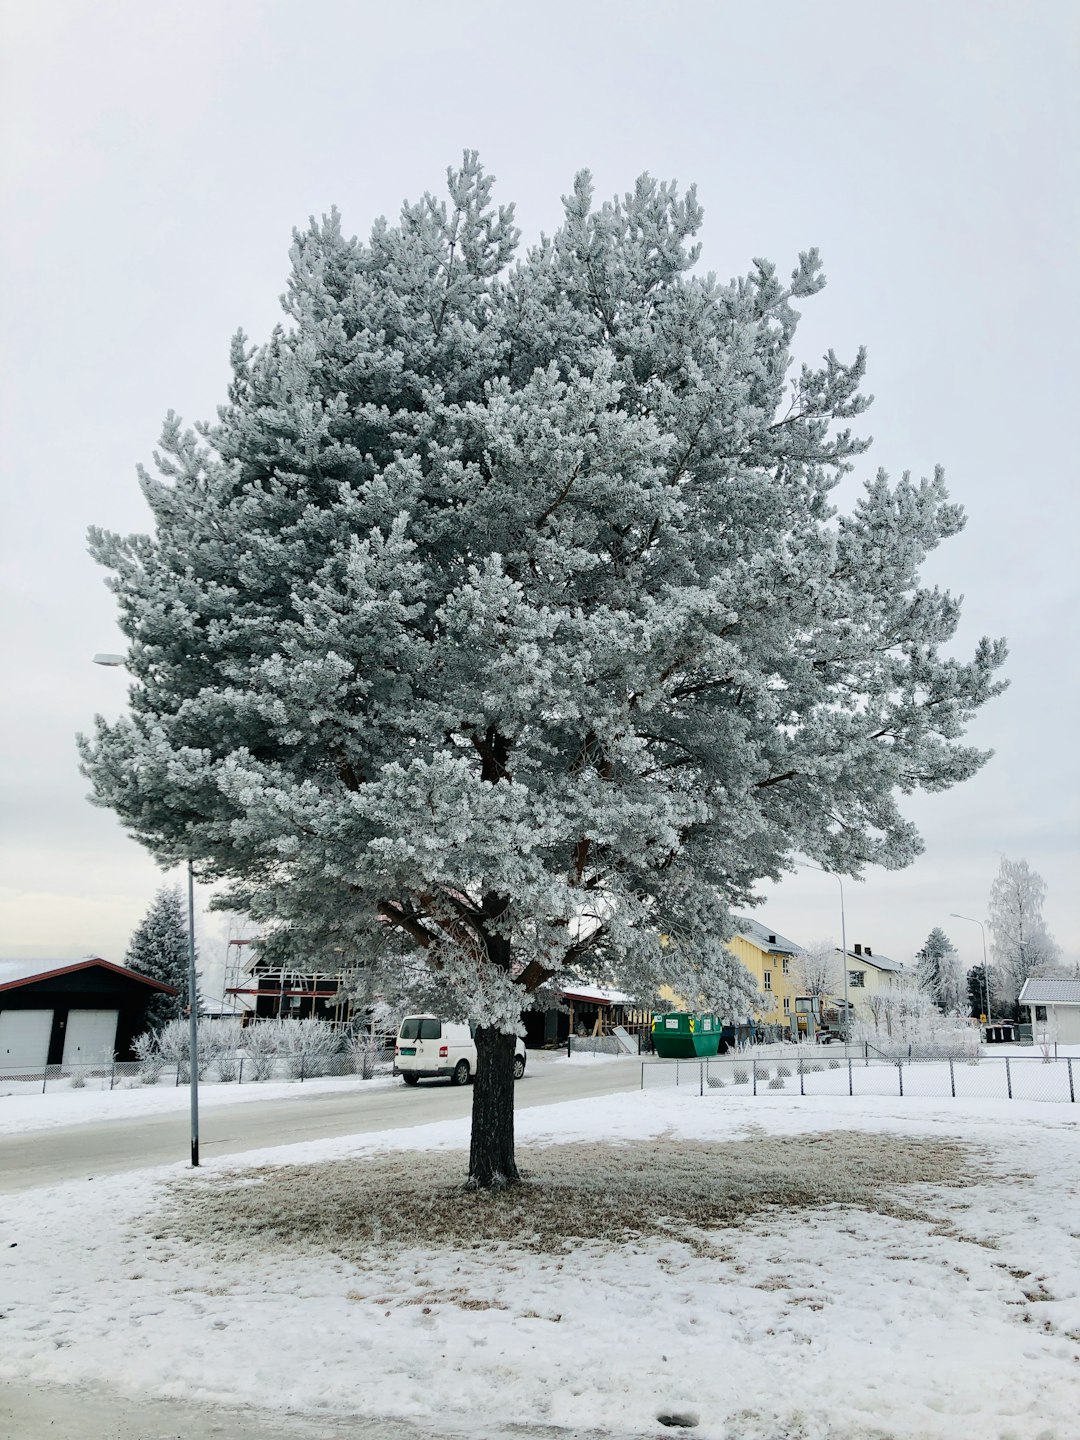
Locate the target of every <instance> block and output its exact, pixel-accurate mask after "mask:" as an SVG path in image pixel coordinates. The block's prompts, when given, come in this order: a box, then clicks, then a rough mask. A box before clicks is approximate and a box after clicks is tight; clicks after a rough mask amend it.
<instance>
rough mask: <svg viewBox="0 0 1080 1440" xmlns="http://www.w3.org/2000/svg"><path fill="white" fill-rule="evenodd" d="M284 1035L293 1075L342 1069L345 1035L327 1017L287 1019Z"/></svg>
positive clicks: (289, 1071)
mask: <svg viewBox="0 0 1080 1440" xmlns="http://www.w3.org/2000/svg"><path fill="white" fill-rule="evenodd" d="M280 1036H281V1054H282V1055H283V1056H284V1059H285V1070H286V1073H287V1074H288V1076H289V1078H290V1079H292V1080H300V1079H302V1078H303V1077H304V1076H305V1075H336V1074H338V1073H339V1071H340V1063H339V1060H338V1057H339V1056H340V1055H341V1050H342V1044H341V1036H340V1035H339V1034H338V1032H337V1031H336V1030H335V1029H333V1027H332V1026H330V1025H328V1024H327V1023H326V1021H325V1020H283V1021H282V1022H281V1029H280Z"/></svg>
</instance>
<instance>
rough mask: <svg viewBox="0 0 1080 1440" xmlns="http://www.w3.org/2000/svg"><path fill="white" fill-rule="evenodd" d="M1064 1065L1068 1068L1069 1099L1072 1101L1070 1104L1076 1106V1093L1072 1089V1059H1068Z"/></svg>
mask: <svg viewBox="0 0 1080 1440" xmlns="http://www.w3.org/2000/svg"><path fill="white" fill-rule="evenodd" d="M1065 1063H1066V1065H1068V1067H1069V1099H1070V1100H1071V1101H1072V1103H1073V1104H1074V1105H1075V1104H1076V1091H1075V1090H1074V1089H1073V1073H1072V1057H1071V1056H1070V1057H1069V1059H1068V1060H1066V1062H1065Z"/></svg>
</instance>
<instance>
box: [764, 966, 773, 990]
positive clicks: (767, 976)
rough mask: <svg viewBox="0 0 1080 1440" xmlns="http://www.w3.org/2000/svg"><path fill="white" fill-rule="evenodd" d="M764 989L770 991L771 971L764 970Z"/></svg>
mask: <svg viewBox="0 0 1080 1440" xmlns="http://www.w3.org/2000/svg"><path fill="white" fill-rule="evenodd" d="M765 989H766V990H771V989H772V971H771V970H766V971H765Z"/></svg>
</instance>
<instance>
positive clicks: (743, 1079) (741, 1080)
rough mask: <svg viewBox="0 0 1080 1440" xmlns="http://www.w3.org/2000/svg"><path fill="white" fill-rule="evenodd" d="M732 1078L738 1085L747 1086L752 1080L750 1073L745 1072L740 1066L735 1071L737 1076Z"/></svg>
mask: <svg viewBox="0 0 1080 1440" xmlns="http://www.w3.org/2000/svg"><path fill="white" fill-rule="evenodd" d="M732 1078H733V1079H734V1081H735V1084H736V1085H745V1084H746V1083H747V1081H748V1080H749V1079H750V1071H749V1070H744V1069H743V1068H742V1066H740V1067H739V1068H738V1069H737V1070H736V1071H735V1074H734V1076H733V1077H732Z"/></svg>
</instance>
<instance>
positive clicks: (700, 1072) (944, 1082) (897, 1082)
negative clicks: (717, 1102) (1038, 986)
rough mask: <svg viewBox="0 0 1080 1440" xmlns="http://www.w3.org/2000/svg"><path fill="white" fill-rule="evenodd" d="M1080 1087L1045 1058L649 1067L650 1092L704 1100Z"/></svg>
mask: <svg viewBox="0 0 1080 1440" xmlns="http://www.w3.org/2000/svg"><path fill="white" fill-rule="evenodd" d="M1074 1068H1075V1071H1076V1072H1077V1073H1074ZM1078 1083H1080V1059H1078V1060H1074V1059H1072V1058H1070V1057H1061V1058H1060V1059H1054V1058H1053V1057H1050V1058H1044V1057H1042V1056H1039V1055H1032V1056H1030V1057H1029V1056H1000V1057H999V1056H993V1057H987V1056H980V1057H979V1058H977V1059H972V1060H905V1059H897V1060H890V1059H881V1058H875V1057H873V1056H868V1055H865V1054H862V1053H860V1054H858V1055H855V1056H853V1055H850V1054H848V1055H846V1056H845V1055H834V1056H829V1057H826V1058H823V1059H817V1058H815V1059H813V1060H808V1059H806V1058H804V1057H801V1056H792V1057H791V1058H782V1057H781V1058H778V1057H776V1056H767V1057H762V1058H759V1057H755V1056H750V1055H746V1056H735V1057H728V1056H717V1057H715V1058H714V1057H712V1056H710V1057H709V1058H707V1059H704V1060H653V1061H645V1062H643V1063H642V1066H641V1088H642V1089H643V1090H653V1089H664V1088H676V1087H677V1088H678V1089H687V1090H690V1091H693V1092H696V1093H697V1094H699V1095H706V1094H709V1095H712V1094H714V1093H716V1092H718V1091H721V1090H722V1091H723V1092H724V1093H725V1094H726V1095H730V1096H739V1095H751V1096H754V1095H779V1094H787V1095H795V1096H801V1095H849V1096H856V1095H898V1096H912V1095H916V1096H921V1097H924V1098H927V1099H954V1100H955V1099H981V1100H1050V1101H1059V1102H1064V1103H1066V1104H1069V1103H1072V1104H1075V1103H1076V1089H1077V1084H1078Z"/></svg>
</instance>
